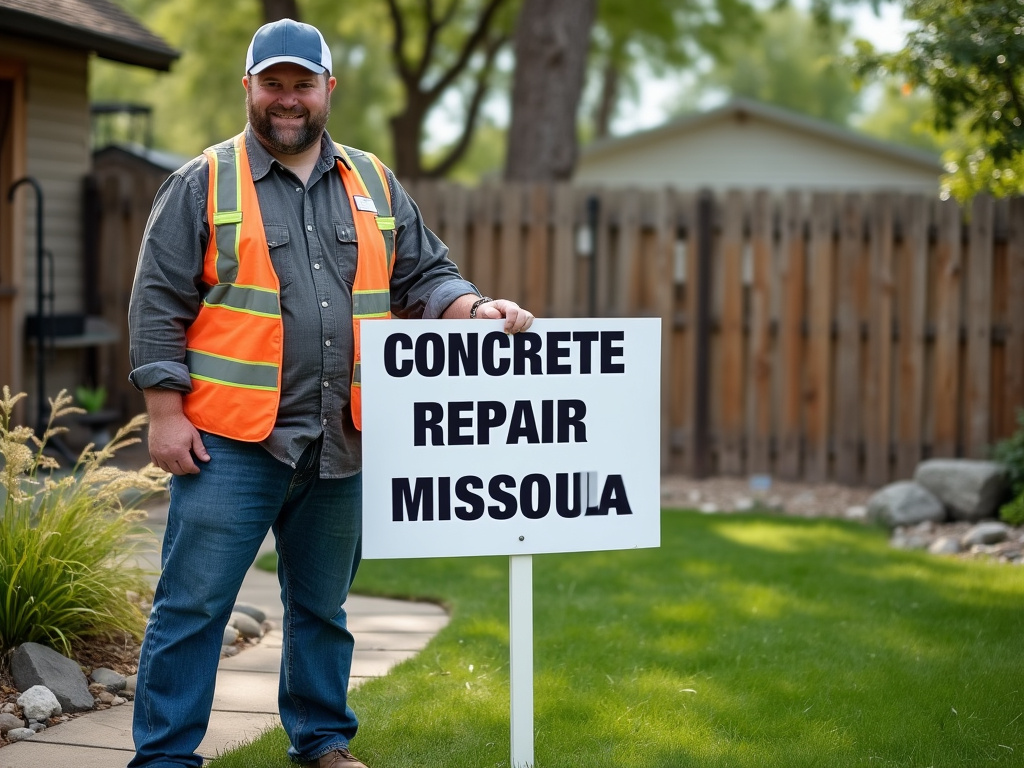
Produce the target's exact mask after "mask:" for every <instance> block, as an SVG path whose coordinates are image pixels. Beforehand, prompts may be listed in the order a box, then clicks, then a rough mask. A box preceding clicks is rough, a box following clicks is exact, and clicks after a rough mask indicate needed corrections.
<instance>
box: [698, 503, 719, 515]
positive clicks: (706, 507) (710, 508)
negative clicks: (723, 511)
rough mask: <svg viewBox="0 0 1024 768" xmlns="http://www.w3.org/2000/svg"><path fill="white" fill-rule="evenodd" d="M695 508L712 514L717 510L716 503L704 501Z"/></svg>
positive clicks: (706, 513)
mask: <svg viewBox="0 0 1024 768" xmlns="http://www.w3.org/2000/svg"><path fill="white" fill-rule="evenodd" d="M697 509H698V510H699V511H701V512H703V513H704V514H705V515H713V514H715V513H716V512H717V511H718V505H717V504H712V503H711V502H706V503H704V504H701V505H700V506H699V507H698V508H697Z"/></svg>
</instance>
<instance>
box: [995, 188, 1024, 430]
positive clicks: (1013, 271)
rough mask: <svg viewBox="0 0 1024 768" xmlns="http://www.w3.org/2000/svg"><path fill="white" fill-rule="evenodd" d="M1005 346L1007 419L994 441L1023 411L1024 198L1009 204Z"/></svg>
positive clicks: (1009, 427) (1011, 428)
mask: <svg viewBox="0 0 1024 768" xmlns="http://www.w3.org/2000/svg"><path fill="white" fill-rule="evenodd" d="M1004 290H1005V292H1006V345H1005V353H1004V356H1005V359H1006V365H1005V368H1004V371H1005V373H1004V381H1003V392H1004V397H1005V402H1006V407H1005V408H1004V410H1005V412H1006V413H1007V417H1008V418H1007V419H1006V421H1004V422H1003V423H1002V424H1001V427H1002V428H1001V430H1000V433H999V434H998V435H994V436H993V438H995V437H1003V436H1008V435H1010V434H1012V433H1013V432H1014V430H1015V429H1016V428H1017V420H1016V417H1017V411H1018V409H1020V408H1024V198H1020V197H1018V198H1014V199H1013V200H1011V201H1010V222H1009V231H1008V233H1007V249H1006V285H1005V287H1004Z"/></svg>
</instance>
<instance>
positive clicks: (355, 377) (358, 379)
mask: <svg viewBox="0 0 1024 768" xmlns="http://www.w3.org/2000/svg"><path fill="white" fill-rule="evenodd" d="M362 369H363V365H362V363H360V362H359V361H358V360H356V365H355V367H354V368H353V369H352V386H353V387H361V386H362V385H363V376H362Z"/></svg>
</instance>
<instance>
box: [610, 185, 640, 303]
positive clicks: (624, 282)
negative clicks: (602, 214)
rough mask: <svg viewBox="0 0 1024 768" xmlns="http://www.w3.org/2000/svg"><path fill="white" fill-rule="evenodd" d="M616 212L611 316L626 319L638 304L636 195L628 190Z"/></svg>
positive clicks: (638, 251)
mask: <svg viewBox="0 0 1024 768" xmlns="http://www.w3.org/2000/svg"><path fill="white" fill-rule="evenodd" d="M620 202H621V207H620V208H619V209H618V214H619V226H618V237H617V238H616V239H615V253H614V257H613V259H612V270H613V272H614V277H613V279H612V282H611V286H610V291H611V314H612V315H614V316H616V317H627V316H629V315H630V314H633V313H635V311H636V310H635V307H637V306H638V305H639V293H640V290H639V277H640V276H639V274H638V270H639V267H640V263H641V259H640V224H641V221H640V193H639V191H638V190H628V191H627V192H626V193H625V194H624V195H623V197H622V199H621V201H620Z"/></svg>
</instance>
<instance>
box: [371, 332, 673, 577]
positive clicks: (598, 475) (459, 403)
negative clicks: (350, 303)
mask: <svg viewBox="0 0 1024 768" xmlns="http://www.w3.org/2000/svg"><path fill="white" fill-rule="evenodd" d="M361 336H362V365H361V369H362V373H361V376H362V388H363V539H364V541H363V555H364V557H367V558H398V557H450V556H452V557H457V556H473V555H525V554H540V553H549V552H581V551H594V550H610V549H630V548H635V547H656V546H658V545H659V542H660V525H659V520H660V490H659V488H660V486H659V476H660V447H659V446H660V440H659V429H660V412H661V397H660V385H661V373H660V357H661V322H660V320H658V319H656V318H627V319H623V318H616V319H573V320H568V319H557V320H556V319H551V320H548V319H540V320H536V321H535V322H534V324H533V326H532V327H531V328H530V330H529V331H526V332H524V333H519V334H515V335H508V334H506V333H504V332H503V331H502V321H500V320H493V321H491V320H486V321H484V320H474V321H472V322H469V321H465V320H408V321H405V320H389V321H386V322H365V323H363V325H362V329H361Z"/></svg>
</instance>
